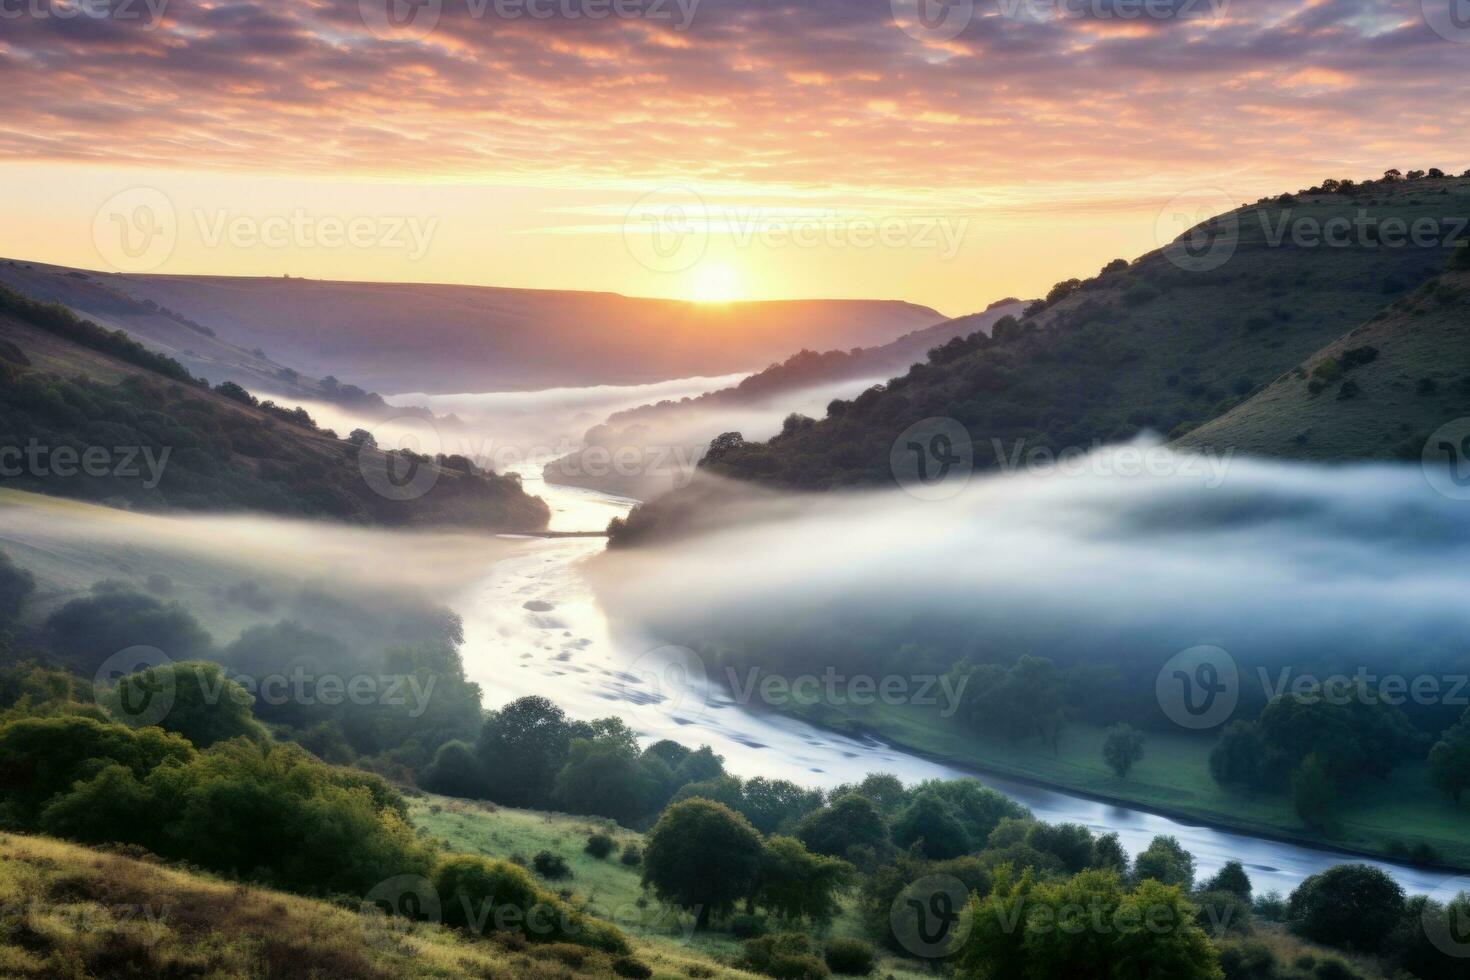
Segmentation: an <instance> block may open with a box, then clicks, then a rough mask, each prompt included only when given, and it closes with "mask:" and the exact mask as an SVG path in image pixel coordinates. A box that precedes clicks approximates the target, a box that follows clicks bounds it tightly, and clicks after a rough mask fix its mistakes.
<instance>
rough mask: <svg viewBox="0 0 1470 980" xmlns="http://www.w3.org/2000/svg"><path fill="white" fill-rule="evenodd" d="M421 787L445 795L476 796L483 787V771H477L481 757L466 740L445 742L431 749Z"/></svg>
mask: <svg viewBox="0 0 1470 980" xmlns="http://www.w3.org/2000/svg"><path fill="white" fill-rule="evenodd" d="M421 782H422V783H423V786H424V789H426V790H428V791H429V792H431V793H443V794H444V795H445V796H462V797H466V798H470V799H473V798H476V797H478V796H480V795H481V794H482V793H484V791H485V774H484V773H483V772H481V771H480V758H479V756H477V755H476V754H475V747H474V746H473V745H471V744H470V743H468V742H461V741H453V742H445V743H444V744H443V745H441V746H439V751H437V752H435V753H434V761H433V762H432V763H430V765H429V768H428V770H427V771H426V772H425V773H424V775H423V779H422V780H421Z"/></svg>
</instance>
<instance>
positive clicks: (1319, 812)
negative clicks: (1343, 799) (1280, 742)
mask: <svg viewBox="0 0 1470 980" xmlns="http://www.w3.org/2000/svg"><path fill="white" fill-rule="evenodd" d="M1291 802H1292V805H1293V806H1294V807H1295V808H1296V812H1297V816H1299V817H1301V818H1302V819H1303V820H1305V821H1306V822H1307V824H1308V825H1310V826H1312V827H1317V828H1319V829H1320V828H1323V827H1326V826H1327V824H1328V822H1329V821H1330V820H1331V817H1332V809H1333V807H1334V806H1335V805H1336V803H1337V783H1336V782H1334V781H1333V778H1332V772H1331V770H1330V769H1329V768H1328V763H1327V760H1326V759H1324V758H1323V757H1322V756H1320V755H1317V754H1315V753H1313V754H1312V755H1309V756H1307V757H1306V759H1304V760H1302V764H1301V765H1300V766H1298V767H1297V770H1296V772H1294V773H1292V776H1291Z"/></svg>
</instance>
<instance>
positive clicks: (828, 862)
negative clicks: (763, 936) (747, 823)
mask: <svg viewBox="0 0 1470 980" xmlns="http://www.w3.org/2000/svg"><path fill="white" fill-rule="evenodd" d="M852 873H853V869H852V865H850V864H848V863H847V862H846V861H841V860H839V859H837V858H833V857H825V856H823V855H821V854H813V853H812V852H811V851H808V850H807V849H806V847H805V846H804V845H803V844H802V843H801V841H799V840H797V839H796V838H794V837H781V836H776V837H768V838H767V839H766V841H765V843H764V845H763V846H762V849H761V864H760V879H759V884H758V885H757V887H756V892H755V902H756V904H757V905H759V906H760V907H761V908H764V909H767V910H769V911H770V912H772V913H774V914H775V915H776V916H778V917H780V918H781V919H783V920H791V919H800V918H805V919H810V920H811V921H812V922H813V923H816V924H818V925H824V924H826V923H827V922H829V921H830V920H831V919H832V917H833V916H834V915H836V914H837V912H838V910H839V908H840V906H839V904H838V900H837V896H838V892H839V891H840V890H841V889H842V888H843V887H844V886H845V885H847V884H848V883H849V882H850V881H851V879H852Z"/></svg>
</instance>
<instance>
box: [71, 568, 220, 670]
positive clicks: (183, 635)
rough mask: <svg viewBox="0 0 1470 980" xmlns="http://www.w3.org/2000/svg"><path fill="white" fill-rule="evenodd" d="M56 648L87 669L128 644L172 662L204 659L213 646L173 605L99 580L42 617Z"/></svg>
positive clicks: (184, 614) (193, 621) (189, 619)
mask: <svg viewBox="0 0 1470 980" xmlns="http://www.w3.org/2000/svg"><path fill="white" fill-rule="evenodd" d="M46 626H47V629H48V630H49V631H50V633H51V640H52V645H53V647H54V648H55V650H56V652H57V653H58V654H60V655H61V656H63V657H65V658H66V659H68V660H69V661H70V662H71V663H73V664H75V665H76V666H78V667H80V668H81V669H82V670H83V671H84V672H86V673H91V672H92V671H94V670H96V669H97V668H98V667H99V666H101V665H102V663H103V661H105V660H106V659H107V658H108V657H110V656H112V655H113V654H114V653H117V652H118V651H120V650H124V649H126V648H128V647H132V646H147V647H155V648H157V649H159V650H162V651H163V652H164V653H165V654H166V655H167V656H169V657H170V658H172V659H174V660H197V659H209V658H210V649H211V647H212V645H213V643H212V641H211V640H210V637H209V634H208V633H206V632H204V629H203V627H201V626H200V625H199V622H198V620H196V619H195V618H194V617H193V616H192V615H190V614H189V612H188V611H187V610H185V609H184V607H183V606H180V605H179V604H178V603H175V602H169V603H163V602H160V601H158V600H157V599H155V598H153V597H152V596H148V595H144V594H143V593H141V592H138V591H135V590H134V589H133V588H132V587H131V586H127V585H124V584H121V583H118V582H99V583H97V584H96V585H94V586H93V587H92V595H89V596H85V597H83V598H80V599H73V600H72V601H70V602H68V603H67V604H66V605H64V606H62V607H61V608H60V609H58V610H56V612H54V613H52V614H51V616H50V618H49V619H47V620H46Z"/></svg>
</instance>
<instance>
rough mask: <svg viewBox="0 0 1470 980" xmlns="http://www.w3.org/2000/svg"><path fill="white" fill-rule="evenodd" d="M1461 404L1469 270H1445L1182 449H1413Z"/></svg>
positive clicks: (1274, 452)
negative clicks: (1442, 273)
mask: <svg viewBox="0 0 1470 980" xmlns="http://www.w3.org/2000/svg"><path fill="white" fill-rule="evenodd" d="M1467 411H1470V272H1464V271H1455V272H1447V273H1445V274H1444V275H1442V276H1438V277H1436V278H1434V279H1431V280H1429V281H1428V282H1426V283H1424V284H1423V285H1422V286H1420V287H1419V288H1418V289H1417V290H1415V291H1414V292H1413V293H1411V294H1410V295H1408V296H1406V297H1404V298H1403V299H1401V300H1399V301H1398V302H1396V303H1394V304H1393V305H1392V306H1390V307H1388V308H1387V309H1385V310H1383V311H1381V312H1380V313H1378V314H1376V315H1375V316H1374V317H1373V318H1372V319H1371V320H1369V321H1368V322H1367V323H1365V324H1363V325H1361V326H1359V327H1357V328H1355V329H1354V330H1352V331H1351V332H1349V333H1347V334H1345V335H1343V336H1342V337H1339V338H1338V339H1337V340H1335V341H1333V342H1332V343H1330V344H1328V345H1327V346H1325V347H1323V348H1322V349H1321V350H1319V351H1317V352H1316V353H1314V354H1313V355H1312V356H1311V357H1309V358H1307V359H1306V360H1305V361H1303V362H1302V363H1301V364H1299V365H1298V366H1297V367H1295V368H1293V369H1292V370H1290V371H1288V372H1286V373H1285V374H1283V375H1281V376H1280V377H1278V378H1277V379H1276V380H1275V381H1273V382H1271V384H1269V385H1267V386H1266V388H1265V390H1264V391H1261V392H1259V393H1257V394H1256V395H1253V396H1252V397H1251V398H1250V399H1248V400H1247V401H1245V402H1244V403H1243V404H1241V405H1238V406H1236V407H1235V408H1233V409H1231V410H1230V411H1229V412H1226V413H1225V414H1224V415H1222V416H1220V417H1219V418H1216V419H1212V420H1211V421H1209V422H1207V423H1205V424H1204V425H1202V426H1200V427H1199V428H1197V429H1194V430H1193V431H1191V432H1189V433H1187V434H1185V435H1184V436H1182V437H1181V438H1180V439H1178V440H1177V445H1178V446H1180V447H1181V448H1185V449H1202V448H1208V449H1213V450H1215V451H1225V450H1227V449H1228V450H1234V451H1236V452H1239V453H1244V454H1247V455H1252V456H1275V457H1286V458H1293V459H1314V460H1324V461H1329V460H1330V461H1341V460H1366V459H1384V458H1391V457H1394V456H1403V457H1405V458H1408V459H1418V458H1419V457H1420V454H1421V451H1422V448H1423V446H1424V443H1425V440H1426V439H1427V438H1428V437H1429V435H1430V433H1432V432H1433V431H1434V430H1436V429H1438V428H1439V427H1440V426H1441V425H1444V424H1445V423H1447V422H1449V421H1451V420H1453V419H1455V418H1458V417H1462V416H1464V415H1465V414H1466V412H1467Z"/></svg>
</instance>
